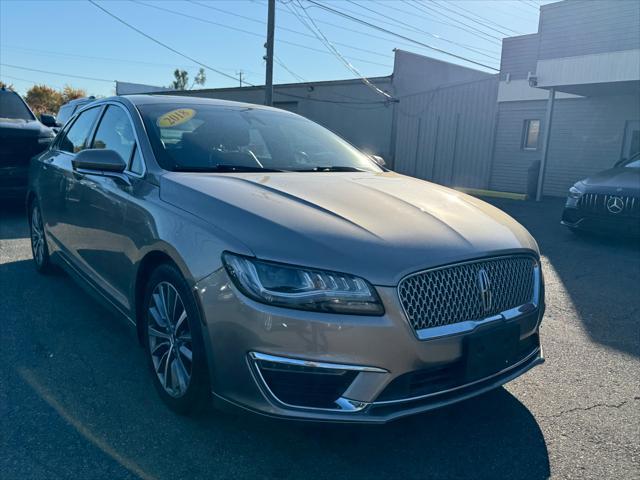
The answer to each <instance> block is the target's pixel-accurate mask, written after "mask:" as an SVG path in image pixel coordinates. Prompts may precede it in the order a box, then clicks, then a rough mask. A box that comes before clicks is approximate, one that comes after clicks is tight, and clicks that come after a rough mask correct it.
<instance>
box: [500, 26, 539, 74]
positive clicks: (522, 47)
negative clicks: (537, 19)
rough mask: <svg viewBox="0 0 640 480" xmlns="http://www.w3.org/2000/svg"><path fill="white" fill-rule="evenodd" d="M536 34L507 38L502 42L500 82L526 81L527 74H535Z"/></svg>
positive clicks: (536, 57) (536, 58) (536, 61)
mask: <svg viewBox="0 0 640 480" xmlns="http://www.w3.org/2000/svg"><path fill="white" fill-rule="evenodd" d="M538 42H539V37H538V34H532V35H520V36H518V37H507V38H504V39H503V40H502V57H501V58H500V80H503V81H504V80H506V79H507V75H509V77H510V80H521V79H526V78H527V74H528V73H529V72H532V73H535V71H536V64H537V63H538Z"/></svg>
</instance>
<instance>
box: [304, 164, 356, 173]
mask: <svg viewBox="0 0 640 480" xmlns="http://www.w3.org/2000/svg"><path fill="white" fill-rule="evenodd" d="M295 171H296V172H366V171H367V170H365V169H363V168H358V167H348V166H342V165H327V166H317V167H311V168H308V169H304V170H295Z"/></svg>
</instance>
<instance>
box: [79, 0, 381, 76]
mask: <svg viewBox="0 0 640 480" xmlns="http://www.w3.org/2000/svg"><path fill="white" fill-rule="evenodd" d="M89 1H92V0H89ZM131 1H132V2H133V3H137V4H138V5H142V6H144V7H148V8H155V9H156V10H162V11H165V12H167V13H171V14H173V15H178V16H181V17H185V18H189V19H191V20H196V21H198V22H202V23H208V24H210V25H216V26H217V27H221V28H226V29H229V30H233V31H236V32H241V33H244V34H246V35H251V36H254V37H258V38H264V35H262V34H260V33H256V32H252V31H249V30H244V29H242V28H238V27H231V26H229V25H225V24H223V23H218V22H214V21H213V20H207V19H206V18H200V17H196V16H194V15H189V14H188V13H182V12H178V11H175V10H171V9H168V8H165V7H160V6H158V5H150V4H147V3H144V2H141V1H138V0H131ZM278 42H279V43H283V44H286V45H292V46H294V47H299V48H305V49H307V50H313V51H316V52H319V53H325V54H326V53H327V52H325V51H324V50H320V49H316V48H313V47H309V46H307V45H301V44H299V43H295V42H290V41H288V40H278ZM349 48H352V49H355V50H360V51H364V52H367V53H370V54H373V55H378V56H381V57H385V58H389V56H387V55H384V54H381V53H380V52H374V51H372V50H366V49H362V48H359V47H349ZM351 58H352V59H353V60H358V61H360V62H364V63H370V64H372V65H378V66H382V67H387V68H390V65H385V64H382V63H379V62H373V61H371V60H364V59H361V58H356V57H351ZM235 80H238V79H237V78H236V79H235Z"/></svg>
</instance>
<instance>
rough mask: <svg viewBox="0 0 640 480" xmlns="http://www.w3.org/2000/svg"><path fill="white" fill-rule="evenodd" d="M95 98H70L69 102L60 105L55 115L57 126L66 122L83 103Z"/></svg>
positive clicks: (85, 103) (86, 103)
mask: <svg viewBox="0 0 640 480" xmlns="http://www.w3.org/2000/svg"><path fill="white" fill-rule="evenodd" d="M95 99H96V97H94V96H91V97H83V98H76V99H75V100H71V101H70V102H67V103H65V104H64V105H62V106H61V107H60V110H58V114H57V115H56V122H57V124H58V127H62V126H63V125H64V124H65V123H67V120H69V119H70V118H71V117H72V116H73V114H74V113H76V112H77V111H78V110H80V109H81V108H82V107H84V106H85V105H88V104H89V103H91V102H93V101H94V100H95Z"/></svg>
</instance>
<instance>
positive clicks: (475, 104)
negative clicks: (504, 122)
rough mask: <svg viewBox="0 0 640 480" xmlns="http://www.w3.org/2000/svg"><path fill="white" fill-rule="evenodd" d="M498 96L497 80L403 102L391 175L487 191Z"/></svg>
mask: <svg viewBox="0 0 640 480" xmlns="http://www.w3.org/2000/svg"><path fill="white" fill-rule="evenodd" d="M497 91H498V78H497V76H496V77H491V78H489V79H487V80H480V81H476V82H469V83H465V84H460V85H454V86H449V87H444V88H442V89H435V90H432V91H430V92H426V93H421V94H415V95H410V96H407V97H403V98H401V100H400V103H399V104H398V105H397V106H396V108H397V120H396V122H397V123H396V142H395V146H396V148H395V164H394V169H395V170H396V171H398V172H400V173H404V174H407V175H412V176H414V177H418V178H423V179H426V180H430V181H434V182H436V183H440V184H443V185H450V186H460V187H473V188H487V187H488V185H489V177H490V173H491V152H492V146H493V132H494V126H495V114H496V110H497V102H496V98H497Z"/></svg>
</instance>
